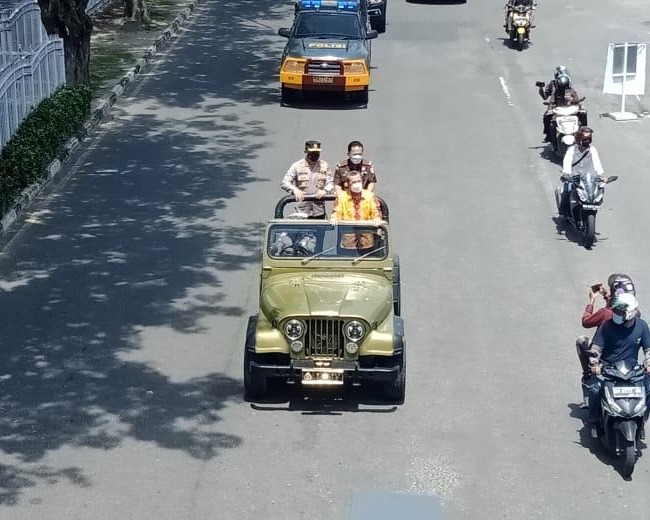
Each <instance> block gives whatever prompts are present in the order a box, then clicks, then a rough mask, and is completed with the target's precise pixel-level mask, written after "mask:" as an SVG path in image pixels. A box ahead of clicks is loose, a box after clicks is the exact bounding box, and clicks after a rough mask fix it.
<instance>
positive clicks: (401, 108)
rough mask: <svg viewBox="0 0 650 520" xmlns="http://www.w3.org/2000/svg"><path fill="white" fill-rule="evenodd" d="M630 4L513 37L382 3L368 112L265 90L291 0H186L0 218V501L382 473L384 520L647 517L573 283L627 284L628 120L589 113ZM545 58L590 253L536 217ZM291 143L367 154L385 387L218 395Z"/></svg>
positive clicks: (333, 484) (566, 13) (466, 12)
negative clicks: (404, 343)
mask: <svg viewBox="0 0 650 520" xmlns="http://www.w3.org/2000/svg"><path fill="white" fill-rule="evenodd" d="M645 4H646V2H645V1H644V0H636V1H634V0H627V1H621V0H619V1H613V0H603V1H601V2H597V3H596V2H590V3H589V5H581V4H579V3H577V2H576V3H575V5H573V4H572V5H568V4H565V2H562V1H555V0H546V1H544V2H541V5H540V8H539V11H538V13H537V28H536V29H535V30H534V33H533V45H531V47H530V48H529V49H527V50H525V51H524V52H521V53H519V52H517V51H514V50H510V49H508V48H507V47H506V46H504V45H503V42H502V37H503V36H504V33H502V29H501V24H502V15H503V13H502V2H497V1H491V2H477V1H475V0H470V2H469V3H468V4H463V5H444V4H441V5H438V4H435V5H434V4H409V3H404V2H402V1H401V0H391V1H390V4H389V13H388V22H389V26H388V30H387V33H386V34H385V35H382V36H381V37H380V38H379V39H378V40H376V41H375V42H373V46H374V47H373V60H374V65H375V67H376V69H375V70H374V71H373V85H372V86H373V92H372V93H371V99H370V104H369V107H368V109H367V110H339V109H336V108H335V107H329V108H327V109H318V108H313V107H312V108H302V109H292V108H281V107H280V106H279V104H278V101H279V99H278V86H277V82H276V81H277V80H276V72H277V66H278V57H279V54H280V51H281V48H282V45H283V43H284V40H283V39H281V38H279V37H277V36H276V35H275V33H276V31H277V28H278V27H280V26H286V25H288V23H289V22H290V19H291V14H292V9H291V6H290V2H282V3H280V2H273V1H270V0H237V1H236V2H235V1H231V2H225V1H217V0H213V1H212V2H208V3H207V4H206V5H205V6H204V7H203V8H201V10H200V12H199V15H198V16H197V17H195V19H194V23H193V24H192V25H190V26H189V28H188V29H187V30H186V31H185V33H184V34H183V36H182V37H181V38H179V39H178V41H177V42H176V43H175V45H174V47H173V48H172V49H171V50H170V51H169V52H168V53H166V54H165V55H164V56H162V57H161V59H160V61H159V62H158V64H157V65H156V67H155V68H153V69H152V70H151V71H150V72H149V73H148V74H146V75H145V76H146V77H145V78H143V79H142V80H141V81H140V83H139V84H138V87H137V88H136V89H135V90H134V92H133V93H132V95H131V96H129V97H128V98H126V99H124V100H122V102H121V103H119V105H118V107H117V108H116V110H115V113H114V118H113V120H112V121H110V122H107V123H106V124H104V125H103V128H102V132H101V133H100V134H99V135H97V137H96V138H95V139H93V140H92V142H90V143H88V144H87V145H86V146H85V148H84V150H83V153H81V154H80V155H79V156H78V159H77V161H76V164H75V165H74V167H71V168H69V169H68V172H67V174H66V176H65V177H64V178H62V180H61V181H60V182H59V184H58V185H56V186H54V187H53V188H52V190H51V191H50V193H49V194H48V195H47V197H45V198H44V199H43V201H42V203H40V204H39V205H38V206H37V207H36V208H35V209H34V211H32V212H30V213H29V214H28V215H27V216H26V218H24V219H22V220H21V222H20V223H19V224H17V225H16V226H15V229H14V230H13V233H12V234H11V235H10V236H9V237H7V238H5V239H4V242H3V244H2V245H3V250H2V255H1V256H0V290H1V291H2V294H1V298H0V316H2V326H1V329H0V338H1V339H0V342H1V344H2V349H1V351H0V410H1V413H0V475H1V476H0V518H2V519H7V520H9V519H11V520H14V519H15V520H27V519H29V520H32V519H34V518H43V519H46V520H63V519H65V520H71V519H81V520H86V519H93V520H117V519H136V518H137V519H138V520H149V519H152V520H153V519H157V520H158V519H174V520H181V519H205V518H218V519H258V518H269V519H279V520H284V519H286V520H294V519H319V518H342V519H343V518H345V519H350V520H361V519H362V518H367V515H366V513H367V512H368V509H369V508H370V505H371V504H374V505H375V506H379V507H381V509H382V511H383V513H386V514H387V513H388V512H389V511H390V507H391V506H390V505H389V504H385V503H383V502H382V500H387V499H390V497H391V496H392V494H396V493H398V494H401V498H400V501H401V502H400V504H401V506H400V507H401V509H400V510H399V512H395V511H393V512H392V513H391V515H393V516H391V517H394V516H398V515H399V516H401V517H403V518H409V520H415V519H416V518H417V519H419V518H434V514H433V513H432V512H431V511H433V509H435V508H437V507H439V506H440V507H442V508H443V510H444V515H443V518H467V519H502V518H513V519H514V518H516V519H521V518H544V519H546V520H548V519H565V518H566V519H573V518H577V517H583V518H609V519H617V518H626V519H628V518H629V519H645V518H647V517H648V512H647V511H648V507H649V506H650V498H649V495H648V489H649V486H650V463H649V462H648V460H647V458H648V456H647V454H646V456H645V457H642V458H641V459H640V461H639V462H638V465H637V468H636V471H635V474H634V479H633V480H632V481H631V482H626V481H624V480H623V479H622V478H621V476H620V475H619V474H618V473H617V472H616V470H615V469H614V468H613V467H612V465H611V463H610V461H608V459H607V458H605V457H603V456H602V454H601V453H600V452H599V451H598V450H595V449H593V444H592V442H591V441H590V440H589V439H587V437H586V434H585V432H584V430H583V429H582V421H581V418H582V412H581V411H580V410H578V409H577V404H576V403H577V402H578V401H579V399H580V389H579V383H578V380H579V368H578V364H577V360H576V359H575V352H574V346H573V344H574V338H575V336H576V335H577V334H579V333H581V329H580V315H581V313H582V309H583V305H584V303H585V300H586V294H587V288H588V286H589V285H590V284H592V283H594V282H596V281H602V280H604V279H605V278H606V276H607V275H608V274H609V273H610V272H613V271H624V272H628V273H629V274H631V275H632V276H633V277H634V278H635V280H636V282H637V289H638V291H639V295H640V300H641V304H642V306H643V305H644V302H645V298H644V295H645V294H648V292H649V291H650V274H648V272H647V270H646V269H644V268H645V267H646V265H647V260H646V257H647V255H648V252H649V248H648V246H647V245H646V244H645V243H644V242H645V240H646V239H647V230H646V226H647V223H648V222H650V207H649V206H648V204H646V203H645V202H646V200H645V199H646V193H647V191H648V188H650V181H649V180H648V178H647V171H646V170H647V167H646V164H647V161H648V158H649V157H650V152H649V151H648V148H647V143H648V139H649V138H650V122H649V121H648V120H645V121H639V122H633V123H626V124H624V123H615V122H613V121H611V120H609V119H598V117H597V115H598V113H599V112H611V111H614V110H616V109H617V107H618V103H619V101H618V98H616V97H615V96H605V95H603V94H602V93H601V85H602V76H603V73H604V66H605V56H606V44H607V43H608V42H610V41H620V40H626V39H627V40H631V41H635V40H636V41H645V40H648V34H649V30H650V20H648V21H646V20H645V18H649V17H648V13H647V9H646V7H647V5H645ZM559 64H564V65H566V66H568V67H569V69H570V71H571V72H572V74H573V77H574V82H575V84H576V86H577V87H578V89H579V91H580V92H581V94H582V95H586V96H587V105H588V108H589V109H590V115H591V124H592V126H593V128H594V129H595V131H596V137H595V143H596V144H597V146H598V148H599V151H600V153H601V157H602V159H603V162H604V166H605V170H606V172H607V173H608V174H618V175H620V177H621V178H620V180H619V181H618V182H617V183H615V184H612V185H611V186H610V187H609V188H608V191H607V194H606V204H607V209H604V210H603V211H601V213H599V216H598V231H599V235H598V242H597V243H596V245H595V246H594V248H593V250H591V251H586V250H585V249H583V248H581V247H580V246H579V245H577V244H576V243H575V240H574V237H572V235H571V233H569V234H568V237H567V236H566V235H565V234H564V233H562V232H561V231H558V229H557V227H556V224H555V221H554V220H553V217H554V216H555V209H554V202H553V199H552V195H551V191H552V187H553V186H554V185H555V182H556V179H557V172H558V170H559V166H558V165H557V164H554V163H553V162H552V161H551V160H549V157H548V156H547V155H546V154H545V153H544V150H543V148H542V147H541V113H542V111H543V106H542V105H541V99H540V98H539V97H538V96H537V93H536V89H535V87H534V82H535V81H536V80H548V79H549V78H550V76H551V74H552V71H553V68H554V67H555V66H556V65H559ZM630 102H631V108H636V107H635V105H636V101H634V100H631V101H630ZM307 138H318V139H321V140H322V141H323V143H324V147H325V148H324V158H325V159H326V160H329V161H330V162H332V163H333V162H334V161H336V160H338V159H339V158H341V157H342V156H343V155H344V150H345V145H346V144H347V142H348V141H350V140H351V139H354V138H358V139H360V140H362V141H363V142H364V143H365V144H366V153H367V156H369V157H370V158H371V159H372V160H373V161H374V162H375V164H376V166H377V170H378V176H379V191H380V193H381V194H382V195H383V196H384V197H385V199H386V200H387V202H388V204H389V206H390V209H391V220H392V229H393V230H394V235H393V236H394V237H395V238H394V240H395V245H396V247H397V248H398V249H399V253H400V256H401V260H402V275H403V289H402V291H403V313H404V315H405V320H406V327H407V329H406V330H407V337H408V341H409V347H410V352H409V380H408V387H407V399H406V403H405V404H404V405H403V406H399V407H393V406H386V405H382V404H379V403H376V402H374V401H373V400H372V396H370V395H367V393H364V392H356V393H353V394H352V395H349V396H347V397H345V398H337V397H336V396H335V395H328V394H306V395H303V394H300V393H280V394H279V395H278V397H277V399H274V400H272V401H270V402H264V403H259V404H254V405H251V404H248V403H245V402H243V400H242V390H243V388H242V370H241V367H242V357H243V348H242V347H243V340H244V332H245V327H246V319H247V317H248V316H249V315H250V314H252V313H254V312H255V311H256V306H257V289H258V278H257V277H258V268H259V246H260V233H261V230H262V227H263V223H264V221H265V220H266V219H267V218H269V217H270V215H271V211H272V208H273V206H274V203H275V201H276V200H277V198H278V197H279V196H281V195H282V192H281V191H280V190H279V181H280V178H281V177H282V175H283V173H284V172H285V171H286V168H287V166H288V164H289V163H290V162H291V161H293V160H295V159H296V158H298V157H299V156H300V155H301V153H302V143H303V142H304V140H305V139H307ZM417 507H422V508H424V509H428V510H429V514H428V515H425V516H416V514H415V509H416V508H417ZM364 511H365V513H364ZM384 517H385V516H380V515H379V514H376V515H375V516H374V518H375V519H380V518H384ZM386 517H387V516H386Z"/></svg>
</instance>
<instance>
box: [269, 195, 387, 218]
mask: <svg viewBox="0 0 650 520" xmlns="http://www.w3.org/2000/svg"><path fill="white" fill-rule="evenodd" d="M375 198H376V199H377V202H378V203H379V207H380V209H381V217H382V220H385V221H386V222H388V221H389V220H388V205H387V204H386V202H385V201H384V199H382V198H381V197H378V196H377V195H375ZM335 200H336V195H323V196H322V197H321V198H320V199H319V198H318V197H316V195H305V197H304V198H303V202H315V201H325V202H326V201H335ZM292 202H297V201H296V198H295V197H294V196H293V195H285V196H284V197H282V198H281V199H280V200H279V201H278V203H277V204H276V205H275V214H274V217H273V218H284V208H285V206H286V205H287V204H291V203H292Z"/></svg>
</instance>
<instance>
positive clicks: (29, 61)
mask: <svg viewBox="0 0 650 520" xmlns="http://www.w3.org/2000/svg"><path fill="white" fill-rule="evenodd" d="M63 83H65V59H64V56H63V42H62V40H60V39H58V38H56V39H52V40H48V41H47V42H46V43H45V45H43V46H42V47H41V48H40V49H38V50H37V51H36V52H34V53H31V54H25V55H23V56H21V57H17V58H16V59H14V60H13V61H12V62H11V63H10V64H8V65H6V66H5V67H3V68H2V69H0V148H1V147H3V146H4V145H5V144H6V143H7V142H8V141H9V139H11V137H12V136H13V135H14V133H15V132H16V130H18V127H19V126H20V124H21V123H22V121H23V120H24V119H25V118H26V117H27V115H28V114H29V112H30V110H31V109H32V108H34V107H35V106H36V105H38V104H39V103H40V102H41V101H42V100H43V99H45V98H48V97H49V96H51V95H52V93H54V91H55V90H56V89H57V88H58V87H59V85H62V84H63Z"/></svg>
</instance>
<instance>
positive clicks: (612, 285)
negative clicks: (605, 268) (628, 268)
mask: <svg viewBox="0 0 650 520" xmlns="http://www.w3.org/2000/svg"><path fill="white" fill-rule="evenodd" d="M607 285H609V293H610V295H611V296H612V297H613V296H614V295H615V294H620V293H631V294H633V295H635V296H636V288H635V287H634V282H633V281H632V278H630V277H629V276H628V275H626V274H613V275H611V276H610V277H609V278H608V279H607Z"/></svg>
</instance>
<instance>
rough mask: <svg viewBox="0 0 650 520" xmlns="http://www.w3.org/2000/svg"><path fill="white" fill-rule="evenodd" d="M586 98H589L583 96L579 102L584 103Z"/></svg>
mask: <svg viewBox="0 0 650 520" xmlns="http://www.w3.org/2000/svg"><path fill="white" fill-rule="evenodd" d="M585 99H587V98H586V97H581V98H580V101H579V103H582V102H583V101H584V100H585Z"/></svg>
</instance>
